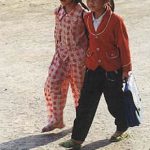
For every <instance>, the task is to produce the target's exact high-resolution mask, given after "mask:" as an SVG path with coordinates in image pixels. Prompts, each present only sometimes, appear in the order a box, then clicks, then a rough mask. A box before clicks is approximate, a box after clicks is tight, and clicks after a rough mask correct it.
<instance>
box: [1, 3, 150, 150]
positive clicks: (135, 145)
mask: <svg viewBox="0 0 150 150" xmlns="http://www.w3.org/2000/svg"><path fill="white" fill-rule="evenodd" d="M57 5H58V1H55V0H49V1H48V0H0V150H29V149H32V150H33V149H34V150H63V148H61V147H59V146H58V143H59V142H61V141H64V139H68V138H69V137H70V134H71V126H72V122H73V119H74V117H75V111H74V107H73V100H72V95H71V92H69V94H68V101H67V105H66V108H65V123H66V127H65V128H64V129H63V130H56V131H54V132H52V133H48V134H41V133H40V130H41V128H42V127H43V126H44V125H45V124H46V123H47V112H46V105H45V100H44V94H43V86H44V82H45V79H46V77H47V71H48V66H49V64H50V62H51V59H52V56H53V54H54V50H55V49H54V38H53V30H54V16H53V9H54V8H55V7H56V6H57ZM116 11H117V12H118V13H120V14H121V15H122V16H123V17H124V19H125V22H126V24H127V27H128V32H129V37H130V46H131V50H132V57H133V58H132V60H133V70H134V74H135V77H136V80H137V84H138V86H139V90H140V92H141V96H142V102H143V123H142V125H141V126H140V127H136V128H132V129H130V130H129V131H128V132H129V134H130V138H128V139H126V140H125V141H122V142H119V143H109V142H108V138H109V137H110V136H111V134H112V133H113V132H114V130H115V126H114V124H113V121H114V119H113V118H112V117H111V116H110V114H109V113H108V111H107V108H106V105H105V101H104V99H101V103H100V105H99V107H98V111H97V114H96V117H95V119H94V122H93V125H92V128H91V130H90V133H89V136H88V138H87V139H86V142H85V143H84V147H83V150H96V149H97V150H150V119H149V118H150V117H149V113H150V109H149V108H150V82H149V79H150V69H149V68H150V58H149V57H150V51H149V50H150V42H149V39H150V13H149V12H150V1H149V0H144V1H141V0H116Z"/></svg>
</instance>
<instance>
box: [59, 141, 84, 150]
mask: <svg viewBox="0 0 150 150" xmlns="http://www.w3.org/2000/svg"><path fill="white" fill-rule="evenodd" d="M59 145H60V146H62V147H64V148H71V150H81V144H78V143H76V142H74V141H73V140H68V141H65V142H62V143H60V144H59Z"/></svg>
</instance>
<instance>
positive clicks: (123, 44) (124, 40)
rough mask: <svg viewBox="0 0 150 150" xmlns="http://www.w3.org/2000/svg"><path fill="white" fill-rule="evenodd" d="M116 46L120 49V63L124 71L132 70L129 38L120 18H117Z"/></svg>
mask: <svg viewBox="0 0 150 150" xmlns="http://www.w3.org/2000/svg"><path fill="white" fill-rule="evenodd" d="M117 46H118V48H119V50H120V56H121V65H122V69H123V71H124V72H129V71H131V70H132V66H131V55H130V49H129V39H128V34H127V30H126V27H125V24H124V22H123V20H122V19H120V20H119V22H118V26H117Z"/></svg>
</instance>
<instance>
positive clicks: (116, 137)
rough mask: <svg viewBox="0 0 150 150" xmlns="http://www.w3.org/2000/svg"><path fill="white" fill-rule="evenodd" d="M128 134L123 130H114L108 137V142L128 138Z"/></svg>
mask: <svg viewBox="0 0 150 150" xmlns="http://www.w3.org/2000/svg"><path fill="white" fill-rule="evenodd" d="M128 137H129V135H128V134H127V133H124V131H116V132H115V133H114V134H113V135H112V136H111V138H110V142H119V141H122V140H124V139H126V138H128Z"/></svg>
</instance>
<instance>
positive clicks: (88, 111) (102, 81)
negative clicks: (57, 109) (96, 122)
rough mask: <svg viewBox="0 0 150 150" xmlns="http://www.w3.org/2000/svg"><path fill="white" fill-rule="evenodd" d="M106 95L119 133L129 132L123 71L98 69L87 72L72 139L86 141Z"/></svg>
mask: <svg viewBox="0 0 150 150" xmlns="http://www.w3.org/2000/svg"><path fill="white" fill-rule="evenodd" d="M102 93H103V94H104V97H105V100H106V103H107V106H108V110H109V112H110V113H111V115H112V116H113V117H114V118H115V124H116V126H117V130H118V131H125V130H127V128H128V127H127V122H126V119H125V113H124V109H123V91H122V71H121V70H118V71H114V72H106V71H105V70H103V69H102V68H100V67H98V68H97V69H96V70H94V71H92V70H87V71H86V73H85V79H84V84H83V88H82V90H81V96H80V100H79V106H78V107H77V113H76V119H75V121H74V126H73V131H72V139H74V140H79V141H84V140H85V138H86V136H87V134H88V132H89V129H90V126H91V124H92V121H93V118H94V115H95V112H96V109H97V106H98V103H99V100H100V97H101V95H102Z"/></svg>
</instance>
